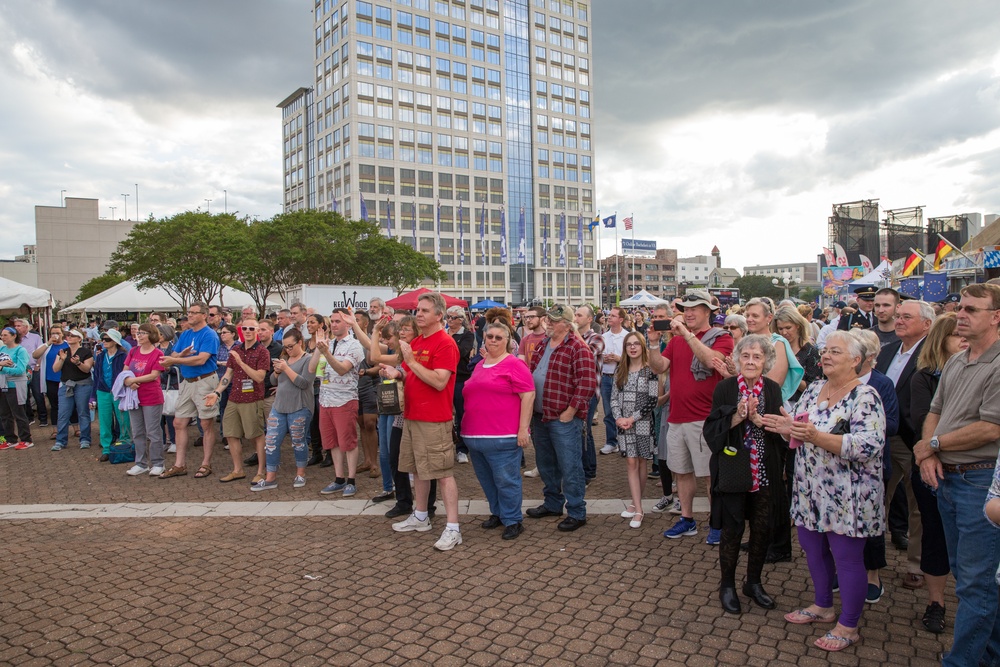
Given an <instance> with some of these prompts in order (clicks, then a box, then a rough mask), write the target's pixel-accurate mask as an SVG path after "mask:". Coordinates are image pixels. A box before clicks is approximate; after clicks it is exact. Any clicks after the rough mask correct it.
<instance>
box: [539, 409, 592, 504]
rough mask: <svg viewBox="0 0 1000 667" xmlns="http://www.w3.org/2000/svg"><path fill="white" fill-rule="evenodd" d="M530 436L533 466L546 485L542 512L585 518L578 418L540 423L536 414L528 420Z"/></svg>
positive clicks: (580, 427)
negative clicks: (564, 511) (564, 508)
mask: <svg viewBox="0 0 1000 667" xmlns="http://www.w3.org/2000/svg"><path fill="white" fill-rule="evenodd" d="M531 436H532V439H533V440H534V441H535V464H536V465H537V466H538V474H539V475H540V476H541V478H542V483H543V484H544V485H545V486H544V489H543V493H544V495H545V502H544V503H543V505H544V506H545V509H548V510H551V511H553V512H562V510H563V504H565V505H566V513H567V514H569V515H570V516H571V517H573V518H574V519H586V518H587V503H586V502H585V501H584V499H583V496H584V494H585V493H586V492H587V485H586V483H585V482H584V481H583V459H582V457H581V456H580V449H581V448H582V446H583V445H582V443H581V440H582V438H583V424H582V423H581V421H580V418H579V417H575V418H574V419H572V420H571V421H569V422H567V423H565V424H564V423H563V422H561V421H559V420H558V419H554V420H552V421H550V422H543V421H542V419H541V417H539V416H538V414H535V416H534V417H532V419H531Z"/></svg>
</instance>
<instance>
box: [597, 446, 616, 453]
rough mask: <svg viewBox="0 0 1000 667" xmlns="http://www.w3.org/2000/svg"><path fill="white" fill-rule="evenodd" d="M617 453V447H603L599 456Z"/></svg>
mask: <svg viewBox="0 0 1000 667" xmlns="http://www.w3.org/2000/svg"><path fill="white" fill-rule="evenodd" d="M617 451H618V445H604V446H603V447H601V454H614V453H615V452H617Z"/></svg>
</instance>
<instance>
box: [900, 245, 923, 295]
mask: <svg viewBox="0 0 1000 667" xmlns="http://www.w3.org/2000/svg"><path fill="white" fill-rule="evenodd" d="M922 261H924V258H923V257H921V256H920V255H918V254H917V253H915V252H911V253H910V256H909V257H907V258H906V263H905V264H903V277H904V278H906V277H907V276H909V275H910V274H911V273H913V272H914V271H916V269H917V267H918V266H920V263H921V262H922ZM918 291H919V290H918Z"/></svg>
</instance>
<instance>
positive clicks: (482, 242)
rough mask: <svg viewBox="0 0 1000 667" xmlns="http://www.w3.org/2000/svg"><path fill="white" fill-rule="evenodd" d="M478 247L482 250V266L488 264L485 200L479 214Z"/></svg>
mask: <svg viewBox="0 0 1000 667" xmlns="http://www.w3.org/2000/svg"><path fill="white" fill-rule="evenodd" d="M479 247H480V249H481V250H482V251H483V266H486V265H487V264H488V262H487V260H486V202H483V212H482V214H480V216H479Z"/></svg>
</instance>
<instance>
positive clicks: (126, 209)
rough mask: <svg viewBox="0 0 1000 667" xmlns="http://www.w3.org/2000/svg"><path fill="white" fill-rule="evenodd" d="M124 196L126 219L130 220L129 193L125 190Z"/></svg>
mask: <svg viewBox="0 0 1000 667" xmlns="http://www.w3.org/2000/svg"><path fill="white" fill-rule="evenodd" d="M122 197H124V198H125V219H126V220H128V195H127V194H125V193H124V192H123V193H122Z"/></svg>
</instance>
